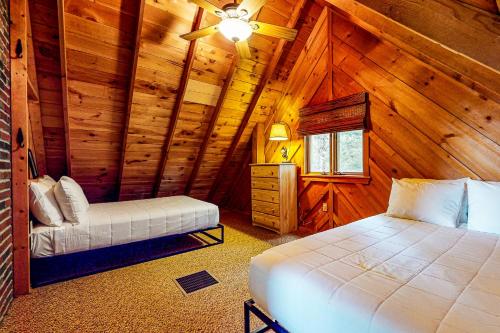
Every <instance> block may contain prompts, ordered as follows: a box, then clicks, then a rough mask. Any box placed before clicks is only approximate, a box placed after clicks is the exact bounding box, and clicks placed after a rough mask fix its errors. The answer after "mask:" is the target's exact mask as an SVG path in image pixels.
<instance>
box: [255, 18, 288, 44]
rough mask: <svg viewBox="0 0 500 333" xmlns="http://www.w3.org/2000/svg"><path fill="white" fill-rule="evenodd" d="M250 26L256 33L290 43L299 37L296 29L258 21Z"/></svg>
mask: <svg viewBox="0 0 500 333" xmlns="http://www.w3.org/2000/svg"><path fill="white" fill-rule="evenodd" d="M250 25H251V26H252V27H253V28H254V32H255V33H257V34H261V35H266V36H271V37H277V38H283V39H286V40H288V41H293V40H295V37H297V30H295V29H290V28H286V27H281V26H279V25H274V24H269V23H262V22H258V21H251V22H250Z"/></svg>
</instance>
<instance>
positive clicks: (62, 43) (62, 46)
mask: <svg viewBox="0 0 500 333" xmlns="http://www.w3.org/2000/svg"><path fill="white" fill-rule="evenodd" d="M57 15H58V22H59V53H60V60H61V88H62V89H61V93H62V110H63V117H64V138H65V141H66V173H67V174H68V175H69V176H71V142H70V138H71V136H70V126H69V114H68V69H67V63H66V38H65V36H66V35H65V34H66V32H65V18H64V0H57Z"/></svg>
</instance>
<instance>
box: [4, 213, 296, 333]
mask: <svg viewBox="0 0 500 333" xmlns="http://www.w3.org/2000/svg"><path fill="white" fill-rule="evenodd" d="M221 222H222V223H223V224H225V226H226V239H225V243H224V244H223V245H217V246H213V247H210V248H206V249H201V250H197V251H194V252H189V253H185V254H181V255H177V256H173V257H169V258H164V259H158V260H154V261H150V262H147V263H143V264H139V265H134V266H130V267H126V268H122V269H117V270H114V271H109V272H105V273H100V274H96V275H92V276H88V277H84V278H79V279H76V280H72V281H67V282H63V283H58V284H54V285H50V286H46V287H41V288H37V289H33V291H32V293H31V294H30V295H27V296H23V297H20V298H16V299H15V300H14V302H13V304H12V306H11V308H10V310H9V312H8V314H7V316H6V317H5V319H4V320H3V323H2V324H1V326H0V331H1V332H176V333H177V332H179V333H184V332H243V301H245V300H247V299H248V298H249V297H250V296H249V292H248V287H247V284H248V267H249V262H250V258H251V257H252V256H255V255H256V254H259V253H261V252H262V251H264V250H266V249H268V248H270V247H272V246H273V245H277V244H280V243H283V242H286V241H290V240H292V239H295V238H297V236H295V235H289V236H283V237H280V236H279V235H276V234H274V233H271V232H269V231H266V230H264V229H260V228H253V227H251V226H250V225H249V223H248V222H246V221H245V219H244V218H242V217H241V216H240V215H238V214H235V213H231V212H224V213H223V214H222V217H221ZM203 269H206V270H208V271H209V272H210V273H212V274H213V275H214V276H215V277H216V278H217V279H218V280H219V281H220V284H218V285H216V286H212V287H209V288H207V289H205V290H202V291H198V292H196V293H194V294H191V295H189V296H185V295H184V294H183V293H182V292H181V291H180V290H179V288H178V287H177V286H176V284H175V283H174V279H175V278H178V277H181V276H184V275H187V274H190V273H194V272H197V271H200V270H203ZM253 326H256V323H253Z"/></svg>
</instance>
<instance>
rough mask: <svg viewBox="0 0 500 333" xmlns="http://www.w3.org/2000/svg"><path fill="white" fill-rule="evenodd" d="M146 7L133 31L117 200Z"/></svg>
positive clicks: (119, 194) (143, 1)
mask: <svg viewBox="0 0 500 333" xmlns="http://www.w3.org/2000/svg"><path fill="white" fill-rule="evenodd" d="M145 5H146V0H141V3H140V4H139V13H138V14H137V28H136V31H135V44H134V55H133V59H132V66H131V73H130V82H129V86H128V101H127V113H126V115H125V124H124V126H123V133H122V153H121V160H120V168H119V169H118V190H117V194H118V200H120V197H121V190H122V181H123V168H124V167H125V153H126V151H127V142H128V128H129V124H130V115H131V113H132V102H133V97H134V88H135V77H136V74H137V62H138V59H139V51H140V48H141V32H142V23H143V21H144V7H145Z"/></svg>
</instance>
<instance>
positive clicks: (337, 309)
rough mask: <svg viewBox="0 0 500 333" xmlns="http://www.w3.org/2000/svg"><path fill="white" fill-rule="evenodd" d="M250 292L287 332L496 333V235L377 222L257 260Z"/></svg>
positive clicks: (499, 286)
mask: <svg viewBox="0 0 500 333" xmlns="http://www.w3.org/2000/svg"><path fill="white" fill-rule="evenodd" d="M499 222H500V221H499ZM250 290H251V295H252V297H253V298H254V300H255V301H256V302H257V304H258V305H260V306H261V307H263V308H264V309H265V310H266V311H267V312H269V313H270V314H271V315H272V316H273V317H274V318H275V319H277V320H278V321H279V322H280V323H281V324H282V325H283V326H284V327H285V328H287V329H288V330H289V331H290V332H293V333H300V332H343V333H345V332H384V333H388V332H442V333H445V332H500V241H499V236H498V235H494V234H488V233H481V232H475V231H468V230H465V229H454V228H448V227H439V226H437V225H433V224H429V223H423V222H417V221H411V220H404V219H396V218H391V217H386V216H384V215H378V216H374V217H370V218H367V219H364V220H361V221H358V222H355V223H352V224H349V225H346V226H343V227H340V228H335V229H332V230H329V231H326V232H322V233H319V234H316V235H313V236H309V237H306V238H303V239H300V240H297V241H293V242H290V243H287V244H284V245H281V246H277V247H274V248H272V249H270V250H267V251H265V252H264V253H263V254H261V255H258V256H257V257H255V258H253V259H252V263H251V268H250Z"/></svg>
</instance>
